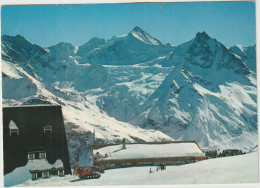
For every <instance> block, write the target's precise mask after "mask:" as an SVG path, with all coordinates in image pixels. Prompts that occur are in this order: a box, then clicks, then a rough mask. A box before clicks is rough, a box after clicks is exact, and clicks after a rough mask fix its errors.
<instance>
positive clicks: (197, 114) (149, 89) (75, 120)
mask: <svg viewBox="0 0 260 188" xmlns="http://www.w3.org/2000/svg"><path fill="white" fill-rule="evenodd" d="M1 46H2V73H3V74H2V75H3V103H4V105H21V104H41V103H53V104H60V105H62V107H63V113H64V116H65V121H66V130H67V134H68V137H69V146H70V151H71V155H72V156H73V157H75V158H77V159H79V158H80V156H82V155H83V154H82V153H80V152H79V148H80V147H81V145H84V144H85V141H86V140H87V139H88V138H89V135H88V134H86V131H89V132H90V131H91V132H93V131H94V129H95V131H96V136H97V138H98V140H99V142H119V141H120V140H121V139H122V138H127V140H128V141H129V142H134V141H153V140H169V139H176V140H178V139H180V140H193V139H194V140H196V141H197V142H198V143H199V145H201V146H203V147H205V148H219V149H222V148H240V149H245V150H249V149H250V148H251V147H254V146H255V145H256V144H257V110H256V109H257V108H256V74H255V72H254V71H253V70H252V68H251V67H250V66H249V65H248V62H249V61H248V58H247V59H245V58H244V57H242V54H241V53H239V52H236V51H235V50H231V49H230V50H229V49H227V48H226V47H225V46H224V45H223V44H221V43H220V42H219V41H217V40H216V39H213V38H211V37H210V36H208V35H207V34H206V33H205V32H202V33H197V35H196V36H195V38H193V39H191V40H190V41H188V42H186V43H183V44H181V45H179V46H171V45H168V44H164V43H162V42H160V41H159V40H158V39H155V38H153V37H152V36H150V35H149V34H148V33H147V32H145V31H143V30H142V29H140V28H138V27H136V28H134V29H133V30H132V31H130V32H129V33H128V34H127V35H124V36H121V37H113V38H112V39H109V40H105V39H98V38H93V39H91V40H90V41H88V42H87V43H85V44H84V45H82V46H79V47H76V46H74V45H72V44H68V43H60V44H58V45H55V46H52V47H49V48H45V49H44V48H41V47H40V46H38V45H35V44H31V43H30V42H28V41H27V40H26V39H24V38H23V37H21V36H14V37H11V36H6V35H4V36H2V44H1ZM243 49H245V48H243ZM248 49H249V47H248ZM254 49H255V48H250V50H247V51H246V50H242V51H243V52H245V53H246V54H247V57H250V62H251V65H255V64H256V61H255V56H254V54H255V53H253V52H254ZM14 91H16V92H14ZM158 130H159V131H158ZM162 132H163V133H162ZM167 135H168V136H167ZM170 137H171V138H170Z"/></svg>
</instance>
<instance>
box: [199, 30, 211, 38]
mask: <svg viewBox="0 0 260 188" xmlns="http://www.w3.org/2000/svg"><path fill="white" fill-rule="evenodd" d="M196 39H198V40H209V39H210V37H209V35H208V34H207V33H206V32H205V31H203V32H201V33H200V32H198V33H197V34H196Z"/></svg>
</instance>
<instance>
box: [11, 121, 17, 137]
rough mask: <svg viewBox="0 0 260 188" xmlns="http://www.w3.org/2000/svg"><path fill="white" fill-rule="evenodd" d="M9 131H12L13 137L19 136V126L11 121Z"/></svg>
mask: <svg viewBox="0 0 260 188" xmlns="http://www.w3.org/2000/svg"><path fill="white" fill-rule="evenodd" d="M9 131H10V136H11V135H19V129H18V127H17V125H16V124H15V123H14V122H13V121H12V120H11V121H10V123H9Z"/></svg>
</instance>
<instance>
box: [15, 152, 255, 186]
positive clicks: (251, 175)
mask: <svg viewBox="0 0 260 188" xmlns="http://www.w3.org/2000/svg"><path fill="white" fill-rule="evenodd" d="M150 168H151V169H152V170H153V171H154V173H149V169H150ZM258 181H259V176H258V152H253V153H249V154H245V155H240V156H233V157H225V158H217V159H209V160H204V161H200V162H197V163H191V164H187V165H180V166H167V167H166V170H164V171H158V172H156V167H155V166H152V167H149V166H147V167H132V168H121V169H113V170H107V171H105V173H104V174H102V175H101V177H100V179H92V180H80V179H78V178H77V177H76V176H72V175H66V176H65V177H56V176H55V177H51V178H49V179H39V180H37V181H32V180H28V181H26V182H25V183H23V184H19V185H17V186H112V185H174V184H233V183H257V182H258Z"/></svg>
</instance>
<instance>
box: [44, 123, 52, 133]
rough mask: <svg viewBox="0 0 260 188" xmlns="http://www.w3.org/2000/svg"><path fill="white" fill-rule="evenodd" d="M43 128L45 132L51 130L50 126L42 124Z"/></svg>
mask: <svg viewBox="0 0 260 188" xmlns="http://www.w3.org/2000/svg"><path fill="white" fill-rule="evenodd" d="M43 130H44V133H46V132H51V133H52V126H49V125H48V126H44V127H43Z"/></svg>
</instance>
